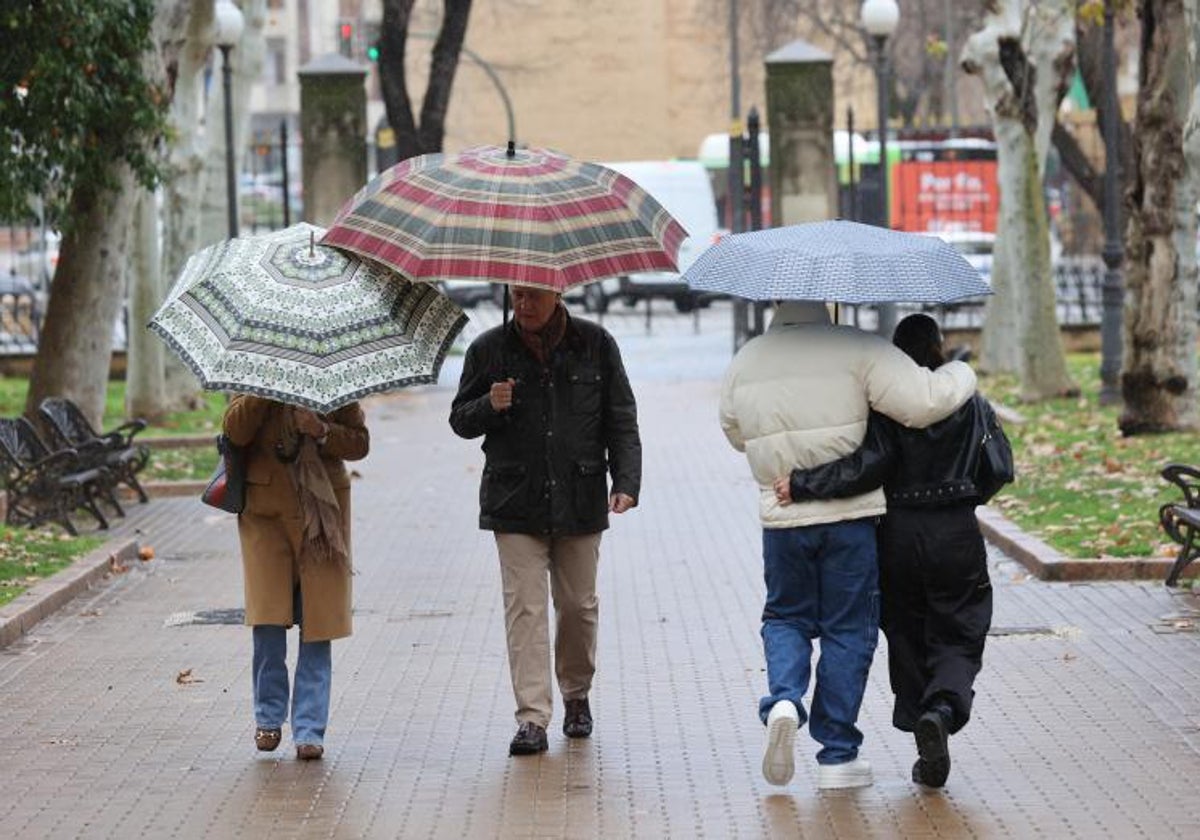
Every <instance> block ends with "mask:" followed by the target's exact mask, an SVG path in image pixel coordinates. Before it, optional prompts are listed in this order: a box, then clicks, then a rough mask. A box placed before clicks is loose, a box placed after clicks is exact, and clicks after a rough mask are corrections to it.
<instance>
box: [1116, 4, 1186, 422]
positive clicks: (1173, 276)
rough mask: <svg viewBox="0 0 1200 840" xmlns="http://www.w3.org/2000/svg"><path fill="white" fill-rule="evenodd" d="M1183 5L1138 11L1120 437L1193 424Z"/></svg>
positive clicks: (1151, 6) (1142, 6)
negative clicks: (1139, 26)
mask: <svg viewBox="0 0 1200 840" xmlns="http://www.w3.org/2000/svg"><path fill="white" fill-rule="evenodd" d="M1184 6H1185V3H1184V0H1141V2H1140V3H1139V4H1138V16H1139V18H1140V19H1141V23H1142V45H1141V66H1140V68H1139V72H1138V76H1139V79H1138V81H1139V85H1138V100H1137V114H1136V116H1135V118H1134V124H1135V125H1134V131H1133V138H1134V139H1133V158H1134V164H1133V169H1132V170H1131V172H1130V184H1129V190H1128V193H1127V195H1126V201H1127V206H1128V209H1129V223H1128V228H1127V231H1126V244H1127V252H1126V253H1127V257H1126V261H1125V266H1126V271H1125V285H1126V296H1125V324H1124V326H1125V353H1124V359H1123V365H1122V369H1121V396H1122V397H1123V399H1124V401H1125V410H1124V412H1123V413H1122V415H1121V418H1120V421H1119V425H1120V428H1121V431H1122V432H1123V433H1124V434H1127V435H1134V434H1143V433H1148V432H1163V431H1173V430H1179V429H1189V428H1193V427H1195V425H1196V347H1195V344H1196V261H1195V231H1196V222H1195V212H1196V211H1195V207H1196V183H1195V182H1196V172H1195V168H1194V163H1195V161H1196V159H1197V148H1196V146H1197V137H1196V133H1197V128H1196V111H1195V108H1194V106H1193V101H1194V96H1195V93H1194V91H1195V85H1196V71H1195V60H1194V59H1193V58H1192V56H1191V54H1190V53H1191V41H1192V39H1191V38H1190V37H1189V35H1194V33H1195V2H1194V0H1191V2H1188V3H1187V6H1188V9H1187V10H1186V13H1185V8H1184ZM1185 120H1186V121H1187V125H1186V132H1185ZM1185 141H1186V144H1187V148H1186V153H1187V156H1186V157H1185Z"/></svg>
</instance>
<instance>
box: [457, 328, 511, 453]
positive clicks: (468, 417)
mask: <svg viewBox="0 0 1200 840" xmlns="http://www.w3.org/2000/svg"><path fill="white" fill-rule="evenodd" d="M486 356H487V354H486V352H485V351H484V350H483V349H482V348H481V346H480V342H479V341H476V342H474V343H472V344H471V346H470V347H468V348H467V354H466V357H465V358H464V359H463V371H462V376H461V377H460V378H459V380H458V393H457V394H455V395H454V402H453V403H452V404H451V406H450V428H451V429H453V430H454V433H455V434H456V435H458V436H459V437H463V438H468V439H470V438H477V437H479V436H480V435H484V434H486V433H487V432H489V431H492V430H493V429H497V428H500V427H501V426H503V425H504V423H506V422H507V415H506V414H505V413H504V412H500V411H496V409H494V408H492V400H491V396H490V393H491V389H492V381H491V380H492V377H491V376H490V375H489V373H488V369H489V365H488V364H487V360H486Z"/></svg>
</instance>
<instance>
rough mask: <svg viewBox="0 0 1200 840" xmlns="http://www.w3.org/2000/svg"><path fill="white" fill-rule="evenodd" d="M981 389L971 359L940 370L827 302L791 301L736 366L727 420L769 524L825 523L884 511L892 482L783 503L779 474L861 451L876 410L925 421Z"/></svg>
mask: <svg viewBox="0 0 1200 840" xmlns="http://www.w3.org/2000/svg"><path fill="white" fill-rule="evenodd" d="M974 392H975V373H974V372H973V371H972V370H971V368H970V367H968V366H967V365H965V364H963V363H962V362H948V363H946V364H944V365H942V366H941V367H939V368H938V369H937V370H936V371H931V370H929V369H927V368H924V367H921V366H919V365H917V364H916V363H915V362H914V361H913V360H912V359H910V358H909V357H908V355H906V354H905V353H904V352H902V351H901V350H899V349H897V348H896V347H894V346H893V345H891V344H890V343H889V342H887V341H886V340H884V339H883V338H881V337H879V336H877V335H874V334H872V333H866V332H863V331H862V330H859V329H856V328H854V327H849V326H835V325H832V324H830V323H829V315H828V312H827V310H826V308H825V305H824V304H817V303H808V302H786V303H783V304H781V305H780V307H779V309H778V311H777V313H776V316H775V319H774V321H772V323H771V327H770V328H769V329H768V330H767V331H766V333H764V334H763V335H761V336H759V337H757V338H755V339H753V340H751V341H749V342H747V343H746V345H745V346H743V347H742V349H741V350H739V351H738V353H737V355H736V356H735V357H734V359H733V362H732V363H731V364H730V366H729V370H728V371H727V372H726V374H725V381H724V384H723V386H722V388H721V409H720V412H721V428H722V429H724V431H725V436H726V437H728V438H729V442H730V443H731V444H733V447H734V448H735V449H737V450H738V451H741V452H745V453H746V458H747V460H748V461H749V462H750V471H751V472H752V473H753V475H754V479H755V480H756V481H757V482H758V485H759V499H760V502H759V510H760V513H761V516H762V524H763V527H764V528H794V527H799V526H805V525H819V524H822V523H828V522H840V521H843V520H848V519H859V518H862V517H868V516H878V515H880V514H883V513H884V512H885V511H886V507H885V502H884V496H883V490H882V489H878V490H873V491H871V492H870V493H864V494H863V495H861V496H853V497H850V498H846V499H829V500H823V501H808V502H800V503H793V504H790V505H786V506H780V505H779V503H778V502H777V501H776V500H775V490H774V482H775V479H776V478H779V477H780V476H786V475H788V474H789V473H790V472H791V469H792V468H793V467H812V466H816V465H817V464H823V463H826V462H827V461H832V460H834V459H835V458H840V457H841V456H843V455H846V454H849V453H850V452H853V451H854V450H855V449H856V448H857V447H858V445H859V444H860V443H861V442H862V439H863V435H864V434H865V433H866V428H867V415H868V413H869V411H870V409H872V408H874V409H875V410H876V411H879V412H881V413H883V414H886V415H887V416H889V417H891V418H892V419H893V420H896V421H897V422H899V423H902V424H903V425H905V426H911V427H916V428H923V427H925V426H928V425H930V424H931V423H936V422H937V421H938V420H941V419H942V418H944V417H947V416H948V415H949V414H950V413H951V412H953V411H954V410H955V409H956V408H958V407H959V406H960V405H962V404H963V403H964V402H966V400H967V399H968V398H970V396H971V395H972V394H973V393H974Z"/></svg>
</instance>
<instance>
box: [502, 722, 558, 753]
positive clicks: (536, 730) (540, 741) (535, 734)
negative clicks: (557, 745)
mask: <svg viewBox="0 0 1200 840" xmlns="http://www.w3.org/2000/svg"><path fill="white" fill-rule="evenodd" d="M549 748H550V744H549V742H548V741H547V739H546V730H545V729H544V728H542V727H540V726H538V725H537V724H536V723H531V722H529V721H526V722H525V723H522V724H521V725H520V726H519V727H517V734H516V735H514V736H513V739H512V743H510V744H509V745H508V754H509V755H535V754H536V753H540V752H545V751H546V750H548V749H549Z"/></svg>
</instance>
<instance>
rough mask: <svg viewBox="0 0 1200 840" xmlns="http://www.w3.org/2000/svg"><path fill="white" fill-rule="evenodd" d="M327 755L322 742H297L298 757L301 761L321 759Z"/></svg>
mask: <svg viewBox="0 0 1200 840" xmlns="http://www.w3.org/2000/svg"><path fill="white" fill-rule="evenodd" d="M324 755H325V748H324V747H322V746H321V745H320V744H297V745H296V758H298V759H300V760H301V761H320V760H321V757H322V756H324Z"/></svg>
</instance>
